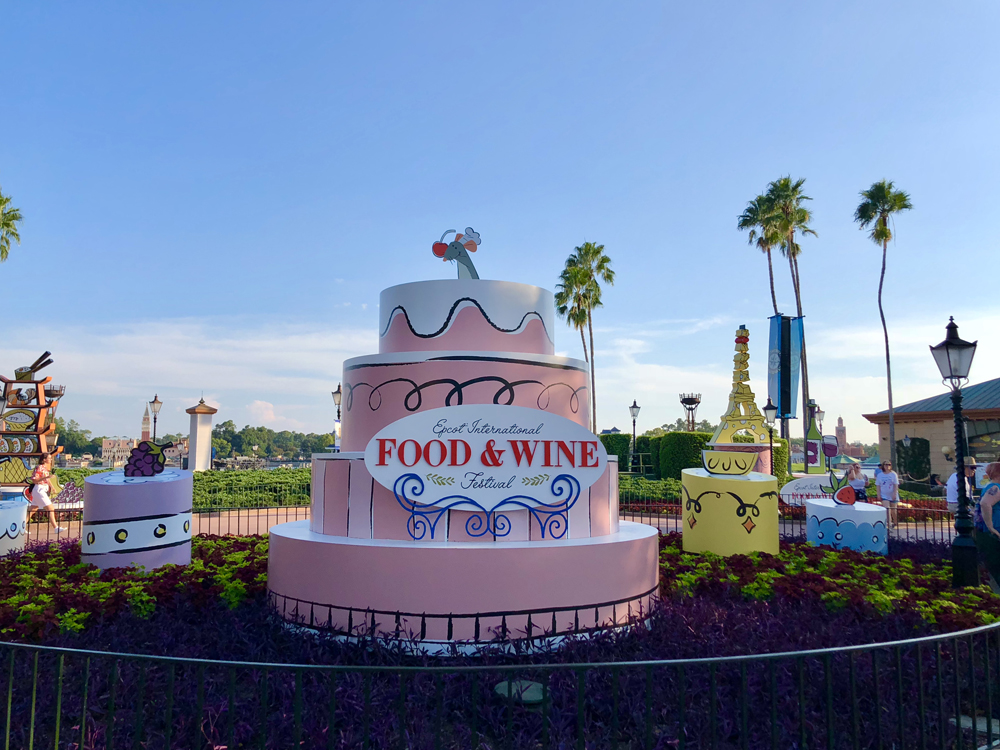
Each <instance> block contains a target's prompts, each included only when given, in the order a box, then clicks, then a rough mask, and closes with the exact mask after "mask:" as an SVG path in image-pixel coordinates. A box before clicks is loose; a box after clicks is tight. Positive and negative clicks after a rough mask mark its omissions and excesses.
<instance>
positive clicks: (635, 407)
mask: <svg viewBox="0 0 1000 750" xmlns="http://www.w3.org/2000/svg"><path fill="white" fill-rule="evenodd" d="M641 408H642V407H641V406H639V405H638V404H637V403H636V402H635V399H632V405H631V406H630V407H629V408H628V413H629V414H631V415H632V419H635V418H636V417H638V416H639V409H641Z"/></svg>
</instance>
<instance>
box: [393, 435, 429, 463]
mask: <svg viewBox="0 0 1000 750" xmlns="http://www.w3.org/2000/svg"><path fill="white" fill-rule="evenodd" d="M411 443H412V444H413V452H414V455H413V461H412V462H410V463H406V446H407V445H410V444H411ZM422 454H423V450H422V449H421V448H420V443H418V442H417V441H416V440H404V441H403V444H402V445H400V446H399V463H401V464H403V466H406V467H410V466H415V465H416V464H417V463H418V462H419V461H420V457H421V455H422Z"/></svg>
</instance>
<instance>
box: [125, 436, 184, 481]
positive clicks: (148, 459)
mask: <svg viewBox="0 0 1000 750" xmlns="http://www.w3.org/2000/svg"><path fill="white" fill-rule="evenodd" d="M172 446H173V443H164V444H163V445H157V444H156V443H152V442H150V441H148V440H143V441H142V442H141V443H139V445H137V446H136V447H135V448H133V449H132V452H131V453H130V454H129V459H128V463H126V464H125V476H127V477H152V476H156V475H157V474H160V473H161V472H162V471H163V469H164V468H166V465H167V457H166V455H165V454H164V452H163V450H164V449H165V448H170V447H172Z"/></svg>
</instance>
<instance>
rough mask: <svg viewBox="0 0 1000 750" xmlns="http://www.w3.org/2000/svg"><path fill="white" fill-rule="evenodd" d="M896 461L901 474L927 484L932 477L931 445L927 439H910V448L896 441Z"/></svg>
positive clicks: (900, 441)
mask: <svg viewBox="0 0 1000 750" xmlns="http://www.w3.org/2000/svg"><path fill="white" fill-rule="evenodd" d="M896 460H897V461H899V468H900V472H899V473H900V474H901V475H905V476H909V477H910V478H911V479H913V480H915V481H918V482H926V481H927V480H928V479H929V478H930V475H931V443H930V441H929V440H927V439H926V438H910V447H909V448H907V447H906V446H905V445H903V441H902V440H897V441H896Z"/></svg>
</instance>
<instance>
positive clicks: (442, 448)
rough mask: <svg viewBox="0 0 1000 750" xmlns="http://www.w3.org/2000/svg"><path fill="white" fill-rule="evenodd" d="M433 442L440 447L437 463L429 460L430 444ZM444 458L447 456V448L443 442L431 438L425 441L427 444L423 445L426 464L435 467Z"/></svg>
mask: <svg viewBox="0 0 1000 750" xmlns="http://www.w3.org/2000/svg"><path fill="white" fill-rule="evenodd" d="M435 444H436V445H437V446H438V447H439V449H440V454H439V455H440V458H439V459H438V462H437V463H434V462H433V461H431V446H432V445H435ZM446 458H448V449H447V448H446V447H445V445H444V443H442V442H441V441H440V440H431V441H430V442H429V443H427V445H425V446H424V461H426V462H427V465H428V466H433V467H435V468H437V467H438V466H440V465H441V464H443V463H444V460H445V459H446Z"/></svg>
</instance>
